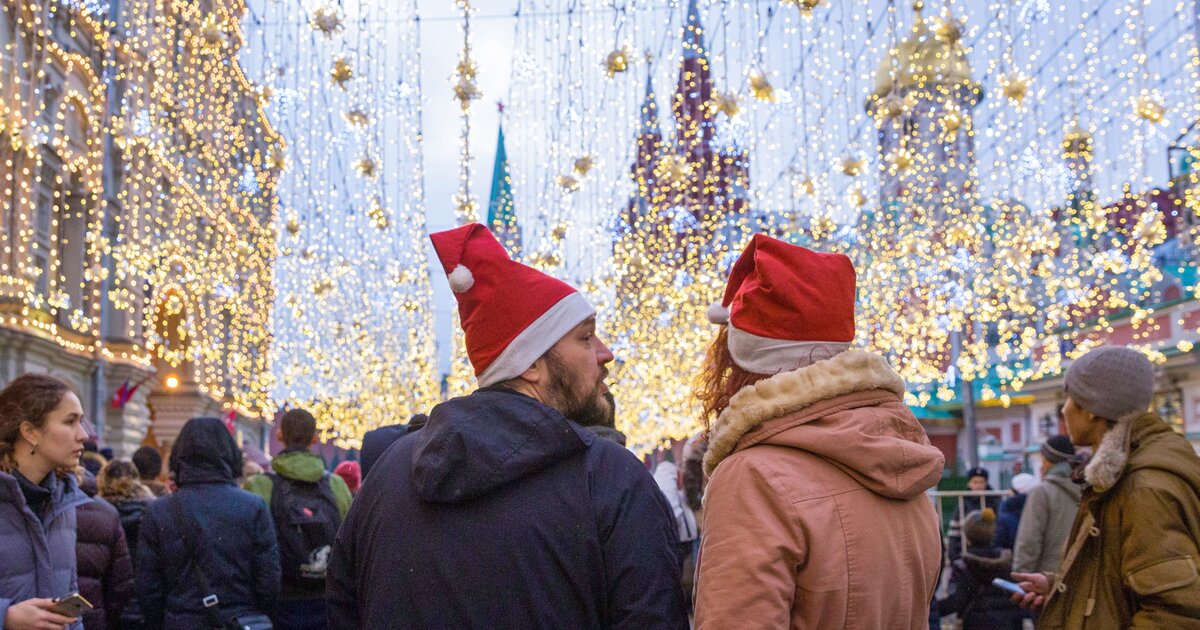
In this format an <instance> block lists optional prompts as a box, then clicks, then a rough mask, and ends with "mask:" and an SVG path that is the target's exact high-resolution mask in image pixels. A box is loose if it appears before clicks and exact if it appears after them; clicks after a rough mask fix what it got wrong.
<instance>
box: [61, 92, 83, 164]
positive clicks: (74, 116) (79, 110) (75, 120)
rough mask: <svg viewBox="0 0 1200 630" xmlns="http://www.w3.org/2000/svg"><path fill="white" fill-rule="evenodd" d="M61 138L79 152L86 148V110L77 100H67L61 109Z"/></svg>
mask: <svg viewBox="0 0 1200 630" xmlns="http://www.w3.org/2000/svg"><path fill="white" fill-rule="evenodd" d="M62 117H63V121H62V125H63V137H64V138H66V140H67V142H68V143H70V145H71V147H73V148H75V149H78V150H80V151H82V150H85V149H86V148H87V143H88V117H87V110H86V109H84V106H83V103H80V102H79V100H78V99H74V98H71V99H68V100H67V101H66V102H65V103H64V104H63V109H62Z"/></svg>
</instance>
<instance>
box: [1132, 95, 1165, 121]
mask: <svg viewBox="0 0 1200 630" xmlns="http://www.w3.org/2000/svg"><path fill="white" fill-rule="evenodd" d="M1133 112H1134V114H1135V115H1136V116H1137V117H1138V118H1141V119H1142V120H1146V121H1149V122H1152V123H1154V124H1158V123H1160V122H1162V121H1163V120H1165V119H1166V117H1167V108H1166V106H1165V105H1163V102H1162V99H1161V98H1159V97H1158V95H1157V94H1155V93H1153V92H1142V93H1141V94H1140V95H1139V96H1138V97H1137V98H1135V99H1134V100H1133Z"/></svg>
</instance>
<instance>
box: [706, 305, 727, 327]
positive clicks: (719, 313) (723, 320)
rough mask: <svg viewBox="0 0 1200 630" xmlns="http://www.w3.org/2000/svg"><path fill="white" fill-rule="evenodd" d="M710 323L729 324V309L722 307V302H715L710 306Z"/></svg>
mask: <svg viewBox="0 0 1200 630" xmlns="http://www.w3.org/2000/svg"><path fill="white" fill-rule="evenodd" d="M707 315H708V321H710V322H712V323H714V324H728V323H729V307H728V306H722V305H721V303H720V302H713V303H712V304H709V305H708V313H707Z"/></svg>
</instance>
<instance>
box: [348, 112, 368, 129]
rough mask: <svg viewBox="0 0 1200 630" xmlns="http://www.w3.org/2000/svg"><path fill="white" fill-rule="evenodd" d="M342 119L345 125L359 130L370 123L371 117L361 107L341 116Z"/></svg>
mask: <svg viewBox="0 0 1200 630" xmlns="http://www.w3.org/2000/svg"><path fill="white" fill-rule="evenodd" d="M342 118H343V119H345V120H346V122H347V123H349V124H350V125H352V126H354V127H358V128H359V129H361V128H363V127H366V126H367V123H369V122H371V117H370V116H368V115H367V112H365V111H363V109H362V108H361V107H354V108H353V109H351V110H350V111H348V112H346V113H344V114H342Z"/></svg>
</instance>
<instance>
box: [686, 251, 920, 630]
mask: <svg viewBox="0 0 1200 630" xmlns="http://www.w3.org/2000/svg"><path fill="white" fill-rule="evenodd" d="M854 296H855V274H854V267H853V266H852V264H851V263H850V260H849V259H848V258H846V257H845V256H842V255H839V254H821V253H817V252H813V251H810V250H807V249H805V248H803V247H797V246H795V245H790V244H787V243H784V242H782V241H779V240H776V239H773V238H770V237H767V236H764V235H762V234H758V235H755V237H754V239H753V240H752V241H751V242H750V244H749V245H748V246H747V248H746V250H745V251H744V252H743V253H742V256H741V257H740V258H739V259H738V261H737V263H736V264H735V265H734V268H733V271H732V273H731V275H730V278H729V285H728V288H727V289H726V291H725V296H724V299H723V300H722V303H721V304H719V305H718V304H714V305H713V307H712V308H710V309H709V318H710V319H712V320H713V321H714V322H716V323H720V324H723V326H722V329H721V331H720V333H719V334H718V335H717V338H716V340H715V341H714V343H713V345H712V347H711V348H710V350H709V356H708V362H707V365H706V372H705V374H704V375H703V376H702V381H701V382H702V386H701V389H700V392H699V396H700V398H701V400H702V402H703V403H704V406H705V411H706V421H707V423H708V429H709V450H708V453H707V455H706V456H705V460H704V466H705V471H706V472H707V473H708V475H709V477H710V479H709V485H708V489H707V491H706V494H705V510H704V525H703V531H704V540H703V543H702V545H701V550H700V560H699V576H698V581H697V587H696V591H697V592H696V627H697V628H700V629H716V628H912V629H914V630H915V629H917V628H928V615H929V602H930V600H931V599H932V598H933V594H934V589H935V587H936V581H937V578H938V569H939V566H940V564H941V540H940V532H939V529H938V523H937V516H936V514H935V512H934V509H933V505H932V503H931V502H930V500H929V499H928V498H927V497H926V496H925V491H926V490H928V489H930V488H932V487H934V485H936V484H937V482H938V480H939V479H940V478H941V474H942V467H943V464H944V458H943V456H942V454H941V452H940V451H939V450H938V449H937V448H935V447H933V446H931V445H930V443H929V439H928V437H926V435H925V431H924V429H923V428H922V427H921V425H920V423H919V422H917V420H916V418H915V417H914V416H913V414H912V412H911V411H909V409H908V407H907V406H906V405H905V404H904V402H903V395H904V382H903V381H902V380H901V379H900V376H899V375H897V374H896V372H895V371H893V370H892V368H891V367H890V366H889V365H888V362H887V360H886V359H884V358H883V357H881V356H879V355H877V354H874V353H871V352H867V351H864V350H859V349H855V348H852V347H851V345H850V342H851V341H852V340H853V338H854Z"/></svg>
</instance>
